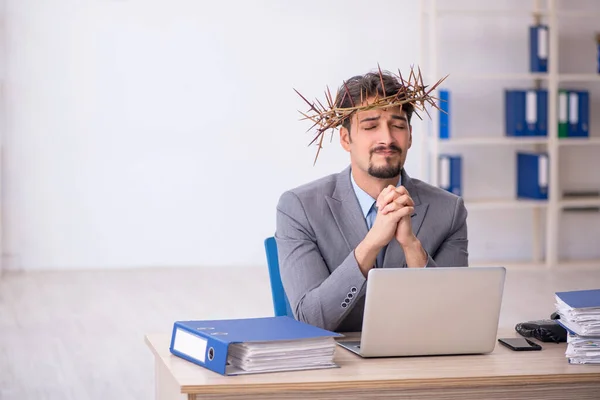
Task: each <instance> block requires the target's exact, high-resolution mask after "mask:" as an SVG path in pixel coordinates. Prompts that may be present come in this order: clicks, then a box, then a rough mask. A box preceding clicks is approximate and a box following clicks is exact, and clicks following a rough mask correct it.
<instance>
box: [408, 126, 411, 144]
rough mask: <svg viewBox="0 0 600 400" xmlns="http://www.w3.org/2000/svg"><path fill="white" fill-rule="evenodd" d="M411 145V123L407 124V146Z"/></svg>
mask: <svg viewBox="0 0 600 400" xmlns="http://www.w3.org/2000/svg"><path fill="white" fill-rule="evenodd" d="M410 146H412V125H409V126H408V148H409V149H410Z"/></svg>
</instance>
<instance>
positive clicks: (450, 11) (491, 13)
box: [424, 7, 548, 17]
mask: <svg viewBox="0 0 600 400" xmlns="http://www.w3.org/2000/svg"><path fill="white" fill-rule="evenodd" d="M435 12H436V14H437V15H438V16H442V15H460V16H472V17H484V16H488V17H495V16H519V15H520V16H523V17H527V16H532V15H533V14H534V11H533V10H531V9H529V8H526V7H524V8H509V9H503V10H494V9H483V8H482V9H458V8H446V9H437V10H436V11H435ZM424 13H425V15H429V10H427V9H425V10H424ZM536 14H538V15H541V16H545V15H548V11H547V10H540V11H538V12H536Z"/></svg>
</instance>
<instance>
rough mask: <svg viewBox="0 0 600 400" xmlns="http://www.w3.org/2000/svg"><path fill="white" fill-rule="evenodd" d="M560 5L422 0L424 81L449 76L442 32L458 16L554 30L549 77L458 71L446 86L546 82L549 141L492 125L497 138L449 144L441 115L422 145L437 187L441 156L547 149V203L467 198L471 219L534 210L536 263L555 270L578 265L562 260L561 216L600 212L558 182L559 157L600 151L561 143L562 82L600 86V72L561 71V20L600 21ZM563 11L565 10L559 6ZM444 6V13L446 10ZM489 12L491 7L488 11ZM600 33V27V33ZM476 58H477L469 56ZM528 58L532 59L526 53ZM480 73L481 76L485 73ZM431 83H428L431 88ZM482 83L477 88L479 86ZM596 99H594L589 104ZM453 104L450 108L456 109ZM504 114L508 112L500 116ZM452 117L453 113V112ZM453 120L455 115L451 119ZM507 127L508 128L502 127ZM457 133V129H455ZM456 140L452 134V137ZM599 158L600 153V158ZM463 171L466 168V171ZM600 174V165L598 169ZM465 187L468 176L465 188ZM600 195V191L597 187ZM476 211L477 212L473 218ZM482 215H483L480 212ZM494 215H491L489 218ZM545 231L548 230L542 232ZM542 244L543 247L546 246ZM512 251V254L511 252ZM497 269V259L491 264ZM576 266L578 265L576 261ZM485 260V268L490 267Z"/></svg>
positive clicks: (553, 1)
mask: <svg viewBox="0 0 600 400" xmlns="http://www.w3.org/2000/svg"><path fill="white" fill-rule="evenodd" d="M560 1H561V0H533V1H532V2H531V3H528V4H527V5H525V2H523V6H524V7H523V8H519V9H497V8H493V7H494V6H495V5H494V3H492V2H479V3H478V7H480V8H479V9H458V8H457V9H453V8H452V2H451V1H440V0H421V1H420V3H421V10H420V11H421V27H422V31H421V35H420V36H421V44H420V45H421V54H422V58H421V63H420V64H421V68H422V70H423V72H424V76H425V77H427V78H429V80H432V79H439V78H440V77H442V76H444V75H446V74H447V73H448V71H445V70H442V69H441V68H440V65H439V63H438V55H439V54H440V52H439V50H440V48H441V47H440V46H441V45H442V44H441V42H442V41H443V37H442V35H443V34H442V33H441V32H439V31H438V29H439V26H440V24H439V22H440V20H441V19H445V18H452V17H454V16H460V17H464V16H468V17H473V18H495V17H501V18H502V17H503V18H506V17H510V16H512V15H514V16H519V18H522V20H523V21H527V19H528V18H529V21H530V22H529V24H532V23H533V22H534V18H543V22H544V23H545V24H546V25H548V28H549V43H548V45H549V52H550V57H549V60H548V73H530V72H528V71H527V70H526V71H523V72H522V73H510V72H509V73H501V72H500V73H496V72H494V73H485V72H484V71H475V72H474V73H472V72H465V73H461V72H460V71H453V72H452V74H450V77H449V80H447V81H446V82H444V86H442V87H446V88H449V89H450V91H451V92H452V84H451V83H449V81H450V82H458V81H461V80H462V81H469V82H473V81H477V80H481V81H494V82H504V81H506V82H509V81H510V82H516V81H520V82H521V83H523V84H527V83H530V84H531V86H534V85H536V84H537V85H540V84H541V83H543V85H544V87H545V88H546V89H547V90H548V121H549V123H548V136H545V137H506V136H505V135H504V134H503V133H497V132H498V130H497V129H501V127H496V126H493V127H492V128H491V130H494V131H495V133H494V134H493V135H492V133H491V132H484V133H482V134H481V135H480V136H466V137H465V136H461V135H459V137H451V138H449V139H440V138H439V134H438V133H439V120H438V118H437V113H433V114H432V117H433V118H432V119H431V120H427V119H425V122H426V123H427V124H428V127H427V132H428V134H424V135H423V139H422V140H423V142H422V161H421V167H422V171H423V175H424V176H427V177H428V180H429V182H430V183H432V184H434V185H436V186H437V185H438V182H439V180H438V156H439V155H440V154H441V153H442V152H446V151H448V152H451V151H453V150H458V151H460V150H464V149H469V148H474V147H475V148H477V149H480V148H490V149H495V148H497V149H507V148H508V149H512V148H514V149H515V150H516V149H520V148H521V147H522V150H532V149H534V150H543V151H545V152H547V154H548V156H549V193H548V200H524V199H523V200H521V199H504V198H503V199H494V198H489V199H481V200H475V199H469V198H468V197H465V204H466V206H467V209H468V210H469V212H470V218H471V219H473V218H486V214H487V213H490V212H492V213H493V212H494V211H500V210H531V213H532V214H531V215H532V218H533V221H534V223H533V225H534V227H535V228H534V229H533V231H532V234H533V238H532V239H531V242H532V243H533V245H532V249H531V250H532V251H531V254H532V257H531V258H532V259H531V262H532V263H534V264H536V263H540V262H543V263H545V264H546V265H547V266H548V267H556V266H558V265H562V264H570V263H573V262H571V261H563V260H561V257H560V255H559V250H558V249H559V237H560V229H561V226H560V223H561V220H562V219H561V216H562V213H563V212H565V209H568V208H577V207H600V197H598V198H597V197H591V198H590V197H579V198H577V197H576V198H562V189H561V186H560V179H559V167H560V166H559V160H560V157H559V152H560V149H562V148H568V147H575V148H581V147H586V148H587V147H590V146H598V150H600V137H593V136H592V137H589V138H559V137H558V90H559V88H560V87H561V84H562V83H577V84H580V85H599V84H600V74H595V73H560V72H559V51H560V49H559V35H560V31H559V21H564V20H563V18H570V19H568V21H569V22H571V21H576V20H575V18H584V19H586V20H588V21H589V20H590V18H592V24H593V23H594V22H593V21H594V20H598V19H600V11H599V10H589V11H586V10H578V9H577V6H576V5H575V4H573V6H571V8H570V9H569V10H563V8H564V3H562V4H561V3H560ZM559 6H563V7H559ZM442 7H443V8H442ZM485 7H490V9H486V8H485ZM528 27H529V25H528V24H524V25H523V29H524V30H525V29H528ZM598 31H600V27H599V28H598ZM469 56H470V57H477V55H476V54H474V55H469ZM522 57H524V58H526V57H528V54H523V56H522ZM480 72H481V73H480ZM427 83H428V82H426V84H427ZM475 84H477V83H475ZM590 100H591V99H590ZM453 101H454V100H451V107H454V105H453ZM591 106H592V103H591V102H590V118H591V116H592V114H593V113H594V111H595V110H593V109H592V107H591ZM499 112H503V111H501V110H500V111H499ZM451 115H452V111H451ZM451 118H452V116H451ZM502 128H503V127H502ZM598 128H599V127H597V126H592V128H591V130H590V134H591V133H592V131H597V130H598ZM453 129H454V128H453ZM451 135H453V133H452V132H451ZM599 154H600V153H599ZM463 168H464V167H463ZM595 168H597V169H598V170H600V166H598V165H597V166H596V167H595ZM464 184H465V180H464V174H463V185H464ZM598 190H600V187H598ZM471 211H475V212H474V213H471ZM480 211H481V212H480ZM487 215H489V214H487ZM540 226H544V228H545V229H543V230H542V229H541V228H540ZM542 242H543V243H542ZM509 250H510V249H507V251H509ZM590 261H592V262H600V260H585V262H590ZM490 262H491V263H492V264H497V261H496V260H491V261H490ZM574 262H575V263H576V262H578V261H574ZM485 263H486V262H485V261H482V262H481V263H480V264H485Z"/></svg>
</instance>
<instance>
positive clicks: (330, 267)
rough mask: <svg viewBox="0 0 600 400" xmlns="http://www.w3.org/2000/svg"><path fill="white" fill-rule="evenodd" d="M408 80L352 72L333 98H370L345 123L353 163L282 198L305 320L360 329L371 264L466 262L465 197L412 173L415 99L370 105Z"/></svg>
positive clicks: (289, 270) (348, 101) (296, 304)
mask: <svg viewBox="0 0 600 400" xmlns="http://www.w3.org/2000/svg"><path fill="white" fill-rule="evenodd" d="M403 89H405V87H404V86H403V82H402V81H399V80H398V79H397V78H396V77H394V76H392V75H390V74H388V73H368V74H366V75H363V76H355V77H352V78H350V79H349V80H348V81H346V82H345V83H344V85H342V87H341V88H340V90H339V92H338V96H337V97H336V102H337V104H336V106H337V107H338V108H339V109H348V108H351V107H353V106H355V105H361V106H365V107H363V109H358V110H356V111H355V112H353V113H351V114H350V115H349V116H348V118H345V119H343V121H342V122H341V127H340V143H341V145H342V147H343V148H344V149H345V150H346V151H347V152H348V153H349V154H350V166H349V167H347V168H346V169H345V170H343V171H342V172H340V173H337V174H333V175H329V176H326V177H324V178H321V179H319V180H316V181H314V182H311V183H308V184H305V185H302V186H300V187H297V188H295V189H292V190H289V191H286V192H285V193H284V194H283V195H282V196H281V198H280V199H279V203H278V205H277V229H276V233H275V239H276V241H277V246H278V254H279V265H280V272H281V278H282V282H283V286H284V289H285V292H286V294H287V296H288V299H289V301H290V306H291V308H292V310H293V311H294V315H295V316H296V318H297V319H299V320H301V321H304V322H306V323H309V324H311V325H315V326H319V327H322V328H325V329H329V330H335V331H339V332H342V331H345V332H351V331H360V330H361V328H362V318H363V309H364V291H365V288H366V279H367V277H368V272H369V270H370V269H371V268H424V267H427V268H431V267H452V266H460V267H463V266H467V265H468V251H467V244H468V240H467V223H466V219H467V211H466V209H465V206H464V203H463V200H462V199H461V198H460V197H458V196H456V195H454V194H451V193H449V192H447V191H445V190H443V189H440V188H437V187H434V186H431V185H429V184H427V183H425V182H422V181H420V180H417V179H412V178H410V177H409V176H408V174H407V173H406V171H405V170H404V168H403V166H404V162H405V160H406V156H407V153H408V150H409V149H410V147H411V143H412V127H411V124H410V121H411V117H412V114H413V112H414V106H413V104H411V102H408V103H404V104H401V105H395V106H390V107H385V108H381V107H379V108H377V107H376V108H369V107H368V105H369V104H372V103H373V102H374V101H375V102H376V101H377V99H381V98H382V97H386V96H393V95H395V94H397V93H400V92H402V91H403ZM405 93H406V91H405ZM408 93H410V92H408ZM400 97H401V96H400ZM415 301H419V299H415Z"/></svg>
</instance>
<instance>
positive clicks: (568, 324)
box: [555, 289, 600, 364]
mask: <svg viewBox="0 0 600 400" xmlns="http://www.w3.org/2000/svg"><path fill="white" fill-rule="evenodd" d="M555 300H556V310H557V311H558V314H559V315H560V319H559V320H558V321H557V322H558V323H560V324H561V325H562V326H564V327H565V329H566V330H567V332H568V336H567V351H566V353H565V355H566V357H567V359H568V360H569V362H570V363H572V364H600V289H594V290H577V291H572V292H558V293H556V295H555Z"/></svg>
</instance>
